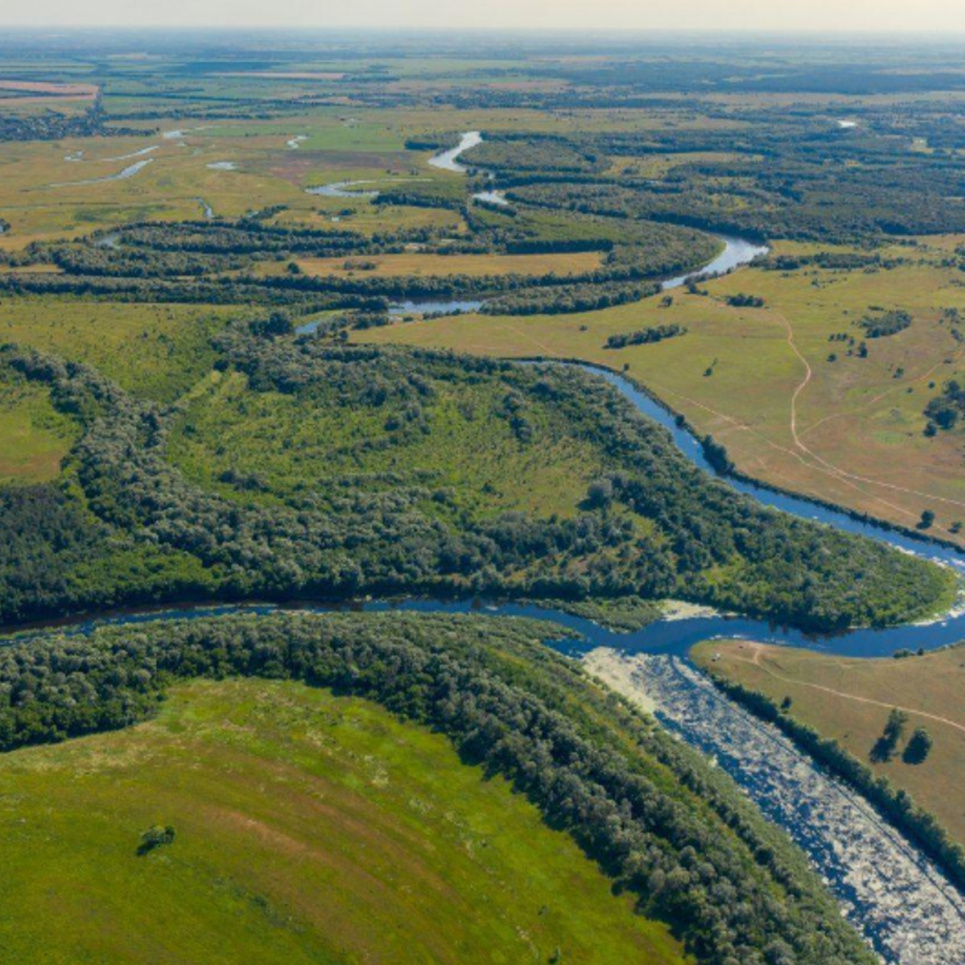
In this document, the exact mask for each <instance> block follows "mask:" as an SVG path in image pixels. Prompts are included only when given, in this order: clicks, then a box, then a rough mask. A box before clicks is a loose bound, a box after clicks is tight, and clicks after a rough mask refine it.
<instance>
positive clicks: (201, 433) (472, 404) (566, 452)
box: [168, 373, 602, 517]
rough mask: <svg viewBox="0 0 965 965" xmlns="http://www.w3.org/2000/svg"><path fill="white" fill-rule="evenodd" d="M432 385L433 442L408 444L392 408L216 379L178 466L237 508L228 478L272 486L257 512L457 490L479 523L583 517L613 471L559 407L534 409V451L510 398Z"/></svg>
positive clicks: (416, 437)
mask: <svg viewBox="0 0 965 965" xmlns="http://www.w3.org/2000/svg"><path fill="white" fill-rule="evenodd" d="M432 385H433V393H434V394H433V398H432V400H431V401H429V402H424V403H423V409H424V410H425V412H426V413H427V424H426V430H425V431H419V432H414V433H407V434H406V435H405V436H404V437H403V438H402V439H399V438H398V437H397V436H396V435H393V432H392V431H391V430H390V429H388V428H386V420H387V415H386V411H385V410H384V408H383V407H381V406H378V405H373V404H371V403H366V402H365V401H364V400H360V399H345V398H341V397H339V395H338V392H337V391H333V392H328V391H325V390H324V389H323V390H321V391H318V392H313V393H311V394H309V393H300V394H297V395H291V394H282V393H278V392H252V391H251V390H250V389H249V388H248V385H247V379H246V377H245V376H244V375H242V374H240V373H234V374H232V375H230V376H228V377H222V376H221V374H220V373H213V374H212V376H211V378H210V379H209V381H208V382H206V383H203V384H200V385H199V386H198V387H197V390H196V391H195V392H193V393H192V395H191V399H190V405H189V406H188V408H187V411H186V413H185V416H184V419H183V421H182V422H181V425H180V427H179V428H178V429H177V430H176V431H175V432H174V433H173V434H172V437H171V440H170V444H169V447H168V454H169V456H170V458H171V459H172V461H173V462H174V463H175V464H177V465H179V466H180V467H181V468H182V469H183V470H184V471H185V472H186V473H187V475H188V477H189V478H191V479H193V480H195V481H197V482H199V483H200V484H202V485H203V486H205V488H212V489H217V490H219V491H222V492H224V493H225V494H226V495H232V494H233V495H234V496H235V497H236V498H237V497H238V489H237V487H232V486H230V485H225V484H223V483H221V482H219V480H220V479H221V478H222V477H223V476H224V474H226V473H229V472H230V473H231V474H232V475H236V476H240V477H245V476H250V475H253V474H254V475H257V476H258V477H259V478H260V479H262V480H263V483H264V484H263V486H259V487H258V488H257V489H256V490H254V491H252V492H250V493H248V494H246V495H245V498H251V499H255V500H259V499H267V500H272V501H273V500H274V499H277V498H279V497H281V498H284V497H290V496H291V495H292V494H293V493H296V492H297V491H299V490H305V489H315V490H317V491H320V492H325V491H326V490H327V488H330V487H334V488H332V489H331V492H330V495H332V496H336V495H337V494H338V493H339V492H340V491H341V490H342V487H343V485H344V482H343V481H344V480H345V479H352V480H353V485H354V486H355V487H357V488H358V489H359V490H368V491H376V490H378V491H388V490H391V489H393V488H396V487H399V486H401V485H406V484H408V485H417V486H418V485H421V486H427V487H430V488H433V489H435V488H438V487H447V486H448V487H453V489H454V491H455V493H456V494H457V500H458V504H459V506H460V508H461V509H462V510H465V511H467V512H469V513H470V514H471V515H472V516H474V517H477V516H488V515H491V514H493V513H497V512H502V511H506V510H527V511H530V512H535V513H537V514H539V515H543V516H549V515H551V514H553V513H557V514H559V515H561V516H572V515H573V514H574V513H575V512H576V511H577V508H578V506H579V504H580V503H581V502H582V500H583V499H584V498H585V496H586V491H587V487H588V485H589V483H590V482H591V481H592V480H593V479H594V478H596V477H597V476H598V475H599V473H600V472H601V471H602V463H601V456H600V453H599V451H598V450H597V449H596V447H594V446H593V445H592V444H591V443H590V442H588V441H585V440H582V439H580V438H579V437H578V436H577V435H575V434H573V433H571V432H570V431H568V429H567V426H566V425H565V423H564V422H563V420H562V419H561V418H560V417H559V416H558V415H556V414H555V413H554V412H553V410H552V408H551V407H550V406H544V405H540V406H536V405H529V406H527V411H526V418H527V420H528V421H530V422H531V423H532V425H533V427H534V434H533V439H534V442H532V443H530V444H523V443H521V442H520V441H519V440H518V439H517V438H516V436H515V435H514V433H513V430H512V428H511V426H510V424H509V422H508V421H507V420H506V419H505V418H499V417H498V416H497V412H498V410H499V407H500V404H501V399H502V396H503V395H505V393H506V386H504V385H500V384H499V383H496V382H489V383H485V382H481V381H480V382H479V383H476V384H472V383H471V382H467V383H464V384H461V385H459V386H454V385H449V384H447V383H444V382H441V381H439V382H437V381H433V383H432ZM434 507H435V504H434V503H432V502H428V503H427V507H426V508H428V509H434Z"/></svg>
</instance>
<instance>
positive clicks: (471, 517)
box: [0, 325, 951, 630]
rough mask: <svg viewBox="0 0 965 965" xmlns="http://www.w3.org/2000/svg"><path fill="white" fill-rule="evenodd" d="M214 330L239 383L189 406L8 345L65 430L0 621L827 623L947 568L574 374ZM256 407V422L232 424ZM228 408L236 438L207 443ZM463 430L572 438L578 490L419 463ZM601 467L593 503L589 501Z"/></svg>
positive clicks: (3, 567) (7, 354) (7, 495)
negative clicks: (736, 464)
mask: <svg viewBox="0 0 965 965" xmlns="http://www.w3.org/2000/svg"><path fill="white" fill-rule="evenodd" d="M254 327H255V328H256V329H259V330H261V331H264V329H263V328H260V327H259V326H257V325H255V326H254ZM217 347H218V351H219V353H220V359H219V361H218V363H217V369H218V370H219V372H220V373H221V377H222V378H223V377H224V376H227V375H230V374H231V373H237V377H238V378H240V379H241V380H242V382H241V383H240V384H241V386H242V389H241V394H240V396H239V397H238V399H237V401H233V400H232V399H231V398H228V399H227V400H226V401H227V402H228V403H229V405H228V407H227V408H225V407H224V406H221V405H219V406H214V407H213V406H212V404H211V403H210V402H203V403H202V404H201V405H200V407H198V408H197V410H196V411H192V410H191V409H185V407H184V406H183V405H175V406H173V407H169V408H165V407H163V406H159V405H156V404H154V403H149V402H144V401H139V400H135V399H134V398H132V397H131V396H129V395H127V394H126V393H124V392H123V391H122V390H120V389H119V387H117V386H116V385H114V384H112V383H110V382H109V381H107V380H106V379H104V378H103V377H102V376H100V375H98V374H97V373H96V372H94V371H93V370H91V369H89V368H87V367H85V366H83V365H77V364H73V363H64V362H62V361H59V360H57V359H55V358H52V357H48V356H44V355H41V354H39V353H37V352H31V351H23V350H18V349H15V348H12V347H8V348H7V349H6V350H4V352H3V359H4V360H5V361H6V362H7V363H8V364H10V365H12V366H13V367H14V368H15V369H16V370H17V371H19V372H21V373H22V374H23V375H24V376H25V377H26V378H27V379H28V380H30V381H31V382H33V383H36V384H40V385H44V386H47V387H48V388H49V390H50V392H51V398H52V400H53V402H54V404H55V405H56V407H57V408H58V409H59V410H60V411H61V412H63V413H66V414H69V415H70V416H71V417H73V418H75V419H76V420H77V421H78V422H79V423H80V424H81V426H82V427H83V435H82V437H81V439H80V441H79V442H78V443H77V444H76V446H75V447H74V449H73V451H72V453H71V455H70V456H69V458H68V460H67V464H66V477H65V479H64V482H63V483H62V484H60V485H48V486H46V487H34V488H19V487H18V488H13V489H7V490H5V491H3V493H2V497H3V499H4V503H5V505H4V512H3V513H2V515H0V527H2V532H3V540H2V541H0V547H2V549H0V580H2V583H0V585H2V587H3V590H4V592H3V593H2V594H0V604H2V611H0V619H2V621H3V622H4V623H12V622H15V621H18V620H25V619H29V618H37V617H40V616H44V615H48V614H56V613H62V612H65V611H70V610H77V609H87V608H91V607H94V606H104V605H117V604H120V603H134V602H141V603H143V602H151V601H153V600H157V599H184V598H195V599H201V598H205V597H210V596H216V597H221V598H228V599H237V598H245V597H249V598H250V597H259V596H260V597H263V598H271V599H297V598H300V597H311V596H316V597H323V598H329V599H339V598H350V597H353V596H356V595H359V594H363V593H380V594H388V593H400V592H406V593H422V594H442V595H445V596H452V595H466V594H478V595H489V596H507V595H508V596H526V597H529V598H535V597H539V596H548V597H569V598H573V599H583V598H585V597H591V596H602V597H620V596H640V597H645V598H660V597H666V596H673V595H678V596H682V597H684V598H686V599H692V600H695V601H700V602H707V603H712V604H714V605H718V606H722V607H725V608H727V609H737V610H740V611H742V612H745V613H755V614H760V615H763V616H767V617H770V618H772V619H775V620H778V621H781V622H786V623H793V624H795V625H798V626H802V627H807V628H811V629H825V630H826V629H832V628H841V627H846V626H849V625H854V624H865V625H867V624H871V625H885V624H889V623H893V622H896V621H900V620H903V619H908V618H912V617H915V616H918V615H923V614H926V613H928V612H929V611H930V609H931V608H933V607H934V606H935V605H936V602H937V600H939V599H940V598H941V597H942V596H943V595H945V594H946V593H947V590H948V584H949V580H950V579H951V577H950V576H949V575H948V574H947V573H945V572H944V571H942V570H940V569H937V568H935V567H932V566H930V565H929V564H928V563H926V562H924V561H923V560H919V559H917V558H914V557H909V556H905V555H902V554H897V553H894V552H892V551H891V550H889V549H887V548H885V547H882V546H880V545H878V544H876V543H873V542H871V541H870V540H867V539H862V538H858V537H853V536H849V535H846V534H843V533H839V532H835V531H833V530H831V529H828V528H825V527H820V526H816V525H814V524H812V523H809V522H806V521H803V520H798V519H794V518H792V517H790V516H786V515H783V514H779V513H775V512H773V511H771V510H767V509H764V508H762V507H759V506H757V505H756V504H755V503H754V502H753V501H751V500H750V499H748V498H746V497H743V496H740V495H738V494H736V493H735V492H733V491H732V490H730V489H729V488H728V487H727V486H725V485H724V484H722V483H719V482H715V481H712V480H710V479H709V478H707V477H706V476H704V475H702V474H701V473H700V471H699V470H697V469H696V468H694V467H693V466H692V465H691V464H689V463H688V462H687V461H686V460H685V459H684V457H683V456H682V455H681V454H680V453H679V452H678V451H677V450H676V448H675V447H674V446H673V444H672V442H671V440H670V438H669V436H668V435H667V433H666V432H665V431H664V430H663V429H661V428H660V427H659V426H656V425H654V424H652V423H650V422H648V421H647V420H645V419H644V418H642V417H641V416H640V415H639V414H638V413H637V412H636V411H635V410H634V409H633V407H632V406H631V404H630V403H629V402H627V401H626V400H624V399H623V398H622V397H621V396H620V395H619V394H618V393H617V392H616V391H615V390H614V389H612V388H610V387H609V386H606V385H605V384H604V383H602V382H601V381H599V380H597V379H595V378H594V377H592V376H591V375H588V374H586V373H583V372H581V371H578V370H569V369H563V368H560V367H559V366H551V367H543V368H531V367H519V366H516V365H513V364H512V363H504V362H494V361H487V360H482V359H476V360H473V359H464V358H462V359H455V358H453V357H451V356H447V355H445V354H436V353H431V352H419V351H411V350H401V349H378V348H365V347H340V346H338V345H335V344H332V343H331V342H329V341H327V340H326V339H325V338H324V337H320V336H314V337H313V336H304V337H301V338H298V339H296V340H294V341H293V340H291V339H290V338H285V337H278V336H276V335H275V334H273V333H272V332H271V329H270V327H269V329H268V331H267V334H260V335H256V334H252V333H251V331H250V330H249V328H248V326H245V325H237V326H234V327H232V328H230V329H228V330H227V331H226V332H225V333H224V334H223V335H222V336H219V337H218V340H217ZM286 399H287V400H291V403H292V404H293V405H294V409H292V410H290V411H291V412H292V414H293V416H294V417H295V418H296V419H297V420H298V421H299V422H302V421H303V420H304V419H305V418H306V417H307V416H309V414H310V413H312V412H318V413H319V416H320V417H324V418H325V419H326V420H327V421H326V422H325V423H324V425H325V426H326V428H325V429H324V430H320V432H321V435H320V436H318V437H317V438H319V439H321V440H323V442H322V448H321V449H318V448H317V446H318V443H317V442H315V441H314V438H315V437H313V441H312V443H311V444H312V446H313V449H311V450H308V452H307V454H306V457H305V458H299V457H298V448H297V446H294V447H293V443H292V440H293V439H294V438H295V437H296V436H297V430H296V429H295V425H294V424H293V423H288V422H286V421H284V420H285V418H286V416H285V412H287V411H289V408H288V406H289V403H288V402H286ZM258 406H267V408H266V409H265V413H266V416H267V417H268V418H269V419H270V420H271V421H270V422H269V423H267V424H268V425H271V428H270V429H269V430H267V431H265V432H259V431H258V429H257V428H256V425H257V423H248V422H247V421H245V420H247V419H250V418H252V416H253V413H254V410H255V407H258ZM453 406H454V407H455V408H453ZM236 408H237V412H238V415H232V412H233V411H234V410H235V409H236ZM245 413H247V416H245ZM335 413H338V415H337V416H336V417H334V418H333V414H335ZM239 416H241V417H243V421H242V422H241V423H240V429H239V430H234V431H240V436H239V437H238V444H237V445H234V446H232V447H231V450H230V451H228V450H225V449H224V448H223V440H224V439H225V438H226V433H227V432H229V431H232V429H231V427H232V426H233V425H235V424H237V419H238V417H239ZM288 418H290V417H288ZM278 419H281V420H282V421H280V422H279V421H277V420H278ZM225 420H230V421H225ZM451 420H456V421H455V422H454V423H453V422H452V421H451ZM460 425H461V426H464V427H465V428H463V429H454V431H456V432H458V433H460V434H463V435H464V434H465V432H466V431H469V430H470V428H471V429H472V431H473V432H476V433H480V435H479V438H480V445H482V446H484V447H485V448H487V449H489V448H490V447H492V446H493V445H494V444H496V440H500V439H501V440H502V442H501V443H499V444H500V445H501V446H502V447H503V449H504V452H505V456H504V459H519V458H524V459H529V458H535V459H536V460H537V462H538V463H540V464H542V468H541V469H539V470H535V471H536V472H537V473H539V472H546V471H547V467H548V466H551V465H552V463H553V461H554V460H558V459H559V458H560V456H559V455H554V453H559V452H561V451H563V450H561V449H560V447H561V446H562V447H564V449H565V448H572V446H573V445H574V444H576V442H577V440H580V450H579V451H582V452H584V453H585V455H583V456H582V457H580V458H581V469H580V474H581V475H583V478H584V479H585V482H584V483H583V486H585V487H586V488H584V489H583V490H582V492H580V491H579V490H578V489H577V490H576V491H574V495H573V497H572V498H573V501H574V502H573V504H571V505H570V507H569V508H568V509H567V510H566V511H565V513H563V514H560V512H559V511H554V512H551V513H549V514H547V513H545V511H543V512H532V511H523V510H521V508H513V509H509V507H506V506H504V505H503V506H501V505H500V503H499V502H498V501H496V502H494V501H493V499H492V497H491V496H490V495H488V494H487V493H492V492H494V491H495V489H494V487H500V486H501V485H503V484H504V483H501V482H500V478H499V476H498V475H496V476H494V477H493V480H492V482H491V483H489V484H487V485H488V487H489V488H488V491H487V489H486V487H483V489H482V490H474V489H472V487H471V486H469V484H468V481H461V478H460V476H459V475H455V476H450V477H449V478H448V479H447V478H446V477H445V476H440V475H437V474H434V473H433V472H432V471H431V470H428V471H427V468H424V466H425V464H424V462H423V460H424V459H426V454H427V452H433V451H434V452H436V455H433V456H430V457H429V464H430V465H431V464H432V462H436V464H438V463H439V460H440V458H442V459H446V458H449V457H448V456H446V455H445V453H447V452H451V450H449V449H447V448H446V447H447V446H448V445H449V443H448V442H447V439H448V438H449V436H448V432H449V431H453V430H451V429H450V426H453V427H455V426H460ZM437 435H438V438H439V442H438V443H435V442H433V440H434V439H435V438H436V436H437ZM286 439H287V440H288V441H287V442H286V441H285V440H286ZM426 445H428V446H429V447H430V448H429V449H428V450H427V449H426V448H425V446H426ZM436 445H438V446H440V447H442V448H440V449H434V448H433V447H434V446H436ZM276 446H279V447H280V448H276ZM539 454H542V456H541V455H539ZM507 464H508V463H507ZM326 466H328V467H330V468H329V471H328V473H326V471H325V469H323V468H322V467H326ZM265 468H268V469H269V471H268V472H267V473H266V472H265ZM598 480H604V481H605V484H606V485H605V487H604V489H605V492H606V493H607V495H606V498H603V499H600V498H598V496H594V498H591V497H590V494H589V490H590V485H591V484H592V483H594V482H596V481H598ZM574 481H575V480H573V479H572V477H571V478H570V481H569V483H568V485H570V486H572V485H573V483H574ZM576 485H577V486H579V485H580V484H579V482H578V481H576ZM467 487H468V488H467ZM595 492H596V491H595ZM561 508H564V507H561ZM507 510H508V511H507ZM38 523H39V524H40V525H38Z"/></svg>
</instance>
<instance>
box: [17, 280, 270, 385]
mask: <svg viewBox="0 0 965 965" xmlns="http://www.w3.org/2000/svg"><path fill="white" fill-rule="evenodd" d="M249 314H251V310H249V309H247V308H245V307H244V306H219V305H180V304H171V305H164V304H150V303H137V302H131V303H127V302H116V303H112V302H106V301H85V300H83V299H77V298H70V297H67V296H65V297H41V296H24V297H4V298H2V299H0V344H3V343H5V342H14V343H17V344H20V345H29V346H31V347H33V348H36V349H39V350H41V351H43V352H48V353H52V354H54V355H58V356H60V357H61V358H64V359H67V360H69V361H72V362H86V363H88V364H90V365H93V366H94V367H95V368H97V369H99V370H100V371H102V372H103V373H104V374H105V375H106V376H108V378H110V379H113V380H114V381H116V382H118V383H119V384H120V385H121V386H122V387H123V388H125V389H127V390H128V391H130V392H132V393H134V394H135V395H138V396H141V397H145V398H153V399H158V400H162V401H170V400H171V399H173V398H174V397H175V396H177V395H178V394H179V393H181V392H183V391H185V390H186V389H187V388H189V387H190V386H191V385H193V384H194V383H195V382H196V381H197V380H198V379H199V378H201V377H202V375H204V374H205V373H206V372H207V371H209V369H210V367H211V364H212V362H213V359H214V357H215V356H214V352H213V350H212V348H211V346H210V338H211V335H212V334H213V333H214V332H216V331H218V329H220V328H221V327H222V326H223V325H224V324H225V323H226V321H227V320H228V319H229V318H232V317H239V316H242V317H243V316H247V315H249Z"/></svg>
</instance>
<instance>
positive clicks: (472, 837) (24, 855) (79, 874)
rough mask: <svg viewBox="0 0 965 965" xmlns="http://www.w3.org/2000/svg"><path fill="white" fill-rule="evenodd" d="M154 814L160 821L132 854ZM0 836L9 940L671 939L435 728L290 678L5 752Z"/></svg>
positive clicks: (293, 955) (210, 690)
mask: <svg viewBox="0 0 965 965" xmlns="http://www.w3.org/2000/svg"><path fill="white" fill-rule="evenodd" d="M158 823H160V824H171V825H173V826H174V828H175V831H176V837H175V840H174V842H173V843H172V844H170V845H168V846H164V847H160V848H158V849H156V850H155V851H153V852H152V853H150V854H148V855H146V856H141V857H139V856H137V854H136V850H137V848H138V845H139V841H140V834H141V832H142V831H144V830H145V829H146V828H148V827H150V826H151V825H154V824H158ZM0 838H2V840H3V867H4V874H3V876H2V878H0V947H2V948H3V949H4V952H3V958H4V959H5V960H7V961H28V960H29V961H31V962H35V963H68V962H69V963H71V965H74V963H84V962H105V961H111V962H120V961H123V962H131V963H136V962H144V963H148V962H158V961H164V962H184V963H191V965H199V963H205V965H208V963H235V962H240V961H245V962H258V963H265V965H268V963H272V962H278V963H282V962H284V963H297V962H306V963H307V962H312V963H315V965H319V963H340V965H341V963H361V962H376V961H382V962H399V963H402V962H405V963H417V962H425V963H429V962H432V963H436V965H438V963H454V965H455V963H467V965H469V963H506V965H516V963H521V962H546V961H548V960H550V958H551V956H552V955H553V954H554V953H555V951H556V949H557V948H558V949H559V950H560V952H561V959H560V960H561V961H564V962H566V961H571V962H580V963H585V965H593V963H599V965H610V963H614V962H624V961H640V962H646V963H648V965H670V963H673V965H680V963H682V962H683V960H684V959H683V956H682V954H681V951H680V948H679V946H678V945H677V944H676V942H675V941H674V940H673V939H672V938H671V936H670V935H669V934H668V931H667V929H666V928H665V927H664V926H662V925H658V924H655V923H653V922H649V921H647V920H645V919H643V918H641V917H639V916H636V915H635V914H633V912H632V905H631V900H630V898H629V896H626V897H615V896H614V895H613V894H612V893H611V883H610V882H609V881H608V880H607V879H606V878H605V877H604V876H603V875H602V873H601V872H600V871H599V870H598V869H597V868H596V867H595V866H594V865H593V864H592V863H591V862H590V861H589V860H588V859H586V858H585V857H584V856H583V854H582V853H581V852H580V851H579V849H578V848H577V846H576V845H575V844H574V843H573V842H572V840H571V839H570V838H569V837H568V836H567V835H566V834H565V833H563V832H559V831H553V830H551V829H549V828H548V827H547V826H546V825H545V824H543V822H542V820H541V818H540V815H539V812H538V811H537V810H536V808H535V807H534V806H533V805H531V804H529V803H528V802H527V801H526V800H525V799H524V798H522V797H520V796H518V795H515V794H513V793H512V792H511V791H510V789H509V787H508V785H507V784H506V783H505V782H504V781H503V780H502V779H501V778H495V779H490V780H487V779H486V778H485V777H484V774H483V772H482V770H481V769H480V768H478V767H470V766H466V765H464V764H462V763H461V762H460V760H459V758H458V756H457V754H456V752H455V751H454V750H453V749H452V747H451V745H450V744H449V742H448V741H447V740H446V738H445V737H443V736H442V735H439V734H435V733H432V732H430V731H428V730H424V729H422V728H420V727H417V726H414V725H411V724H405V723H401V722H400V721H398V720H397V719H395V718H394V717H393V716H392V715H391V714H389V713H388V712H387V711H385V710H384V709H382V708H380V707H378V706H377V705H375V704H372V703H369V702H367V701H364V700H361V699H356V698H346V697H334V696H333V695H332V694H331V693H330V692H327V691H324V690H313V689H309V688H307V687H304V686H303V685H300V684H290V683H278V682H265V681H226V682H219V683H212V682H196V683H192V684H190V685H184V686H179V687H178V688H176V689H175V690H174V691H172V693H171V696H170V698H169V700H168V701H167V702H166V703H165V704H164V706H163V708H162V710H161V713H160V716H159V717H158V718H157V719H156V720H154V721H152V722H150V723H146V724H142V725H139V726H137V727H134V728H131V729H129V730H126V731H123V732H119V733H111V734H102V735H98V736H95V737H90V738H84V739H80V740H75V741H72V742H70V743H67V744H64V745H60V746H53V747H44V748H31V749H26V750H21V751H17V752H13V753H9V754H7V755H4V756H3V757H2V758H0ZM41 869H42V870H41Z"/></svg>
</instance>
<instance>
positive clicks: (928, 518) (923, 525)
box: [918, 509, 935, 529]
mask: <svg viewBox="0 0 965 965" xmlns="http://www.w3.org/2000/svg"><path fill="white" fill-rule="evenodd" d="M934 522H935V514H934V513H933V512H932V511H931V510H930V509H926V510H925V511H924V512H923V513H922V514H921V521H920V522H919V523H918V528H919V529H931V525H932V523H934Z"/></svg>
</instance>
